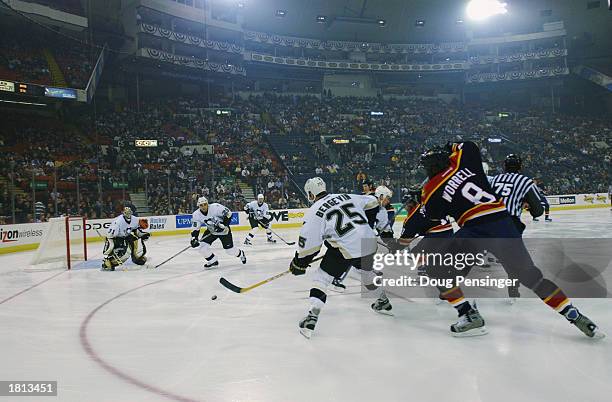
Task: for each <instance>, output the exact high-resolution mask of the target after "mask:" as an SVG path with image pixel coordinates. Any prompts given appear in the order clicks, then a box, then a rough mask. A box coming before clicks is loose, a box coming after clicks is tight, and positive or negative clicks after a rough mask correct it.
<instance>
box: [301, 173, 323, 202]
mask: <svg viewBox="0 0 612 402" xmlns="http://www.w3.org/2000/svg"><path fill="white" fill-rule="evenodd" d="M304 191H305V192H306V197H308V201H310V202H313V201H314V200H315V199H316V197H317V196H318V195H319V194H321V193H325V192H326V191H327V186H326V185H325V181H324V180H323V179H322V178H320V177H313V178H312V179H308V180H306V184H304Z"/></svg>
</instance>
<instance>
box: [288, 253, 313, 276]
mask: <svg viewBox="0 0 612 402" xmlns="http://www.w3.org/2000/svg"><path fill="white" fill-rule="evenodd" d="M308 267H309V265H308V263H306V262H305V261H304V260H302V261H300V258H299V257H298V253H297V252H296V253H295V256H294V257H293V260H291V264H289V271H291V273H292V274H293V275H295V276H298V275H304V274H305V273H306V268H308Z"/></svg>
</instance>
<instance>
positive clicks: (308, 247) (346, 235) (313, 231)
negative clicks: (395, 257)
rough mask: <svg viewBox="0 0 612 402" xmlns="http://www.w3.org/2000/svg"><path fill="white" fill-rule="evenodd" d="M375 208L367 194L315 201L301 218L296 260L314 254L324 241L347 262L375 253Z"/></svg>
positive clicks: (374, 201)
mask: <svg viewBox="0 0 612 402" xmlns="http://www.w3.org/2000/svg"><path fill="white" fill-rule="evenodd" d="M378 208H379V205H378V201H376V199H375V198H374V197H372V196H370V195H357V194H328V195H326V196H325V197H323V198H321V199H319V200H317V201H316V202H315V203H314V204H313V205H312V206H311V207H310V208H309V209H308V211H307V212H306V216H305V217H304V225H303V226H302V229H301V230H300V237H299V242H298V256H299V258H305V257H308V256H312V255H314V254H316V253H318V252H319V250H320V249H321V246H322V245H323V243H324V242H326V243H327V244H328V245H329V247H333V248H337V249H338V250H339V251H340V252H341V253H342V256H343V257H344V258H347V259H351V258H359V257H363V256H366V255H369V254H372V253H374V252H376V248H377V247H376V233H375V232H374V230H373V229H372V226H371V225H373V224H374V221H375V219H376V213H377V212H378Z"/></svg>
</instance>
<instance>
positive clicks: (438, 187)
mask: <svg viewBox="0 0 612 402" xmlns="http://www.w3.org/2000/svg"><path fill="white" fill-rule="evenodd" d="M449 161H450V165H449V167H448V168H446V169H444V170H443V171H442V172H440V173H438V174H437V175H435V176H434V177H432V178H431V179H429V181H428V182H427V183H426V184H425V185H424V186H423V192H422V195H421V200H422V204H423V205H424V208H425V213H426V214H427V216H428V217H429V218H431V219H444V218H446V216H447V215H450V216H452V217H453V218H454V219H455V221H456V222H457V224H458V225H459V226H463V225H464V224H465V223H466V222H468V221H471V220H475V219H479V218H481V217H484V216H489V215H491V216H490V218H493V216H492V215H497V217H501V215H507V212H506V207H505V205H504V202H503V200H502V199H501V198H500V197H499V196H498V195H497V194H495V192H494V191H493V190H492V189H491V186H490V185H489V181H488V180H487V176H486V175H485V173H484V170H483V168H482V159H481V157H480V150H479V149H478V146H476V144H474V143H473V142H470V141H466V142H463V143H461V144H453V150H452V153H451V155H450V157H449Z"/></svg>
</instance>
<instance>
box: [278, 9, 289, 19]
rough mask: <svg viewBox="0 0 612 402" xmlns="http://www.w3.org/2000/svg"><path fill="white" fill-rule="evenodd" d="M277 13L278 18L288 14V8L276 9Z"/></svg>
mask: <svg viewBox="0 0 612 402" xmlns="http://www.w3.org/2000/svg"><path fill="white" fill-rule="evenodd" d="M275 14H276V16H277V17H278V18H283V17H284V16H285V15H287V11H286V10H276V13H275Z"/></svg>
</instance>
